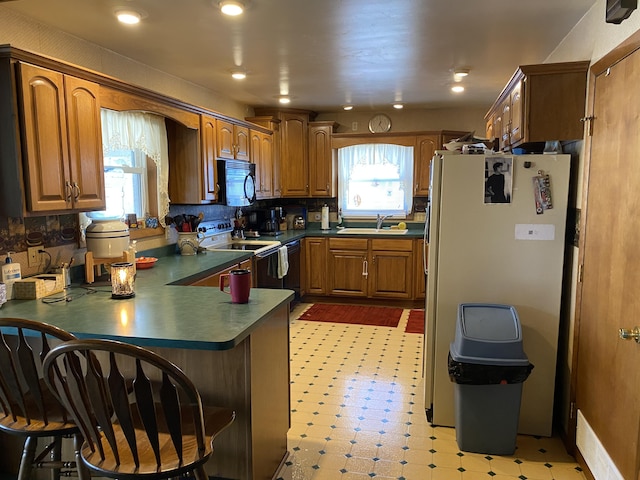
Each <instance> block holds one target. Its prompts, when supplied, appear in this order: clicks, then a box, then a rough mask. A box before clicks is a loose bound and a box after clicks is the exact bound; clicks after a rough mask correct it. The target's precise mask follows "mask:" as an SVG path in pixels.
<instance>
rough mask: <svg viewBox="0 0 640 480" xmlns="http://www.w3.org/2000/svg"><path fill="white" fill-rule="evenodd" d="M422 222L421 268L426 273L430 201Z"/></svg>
mask: <svg viewBox="0 0 640 480" xmlns="http://www.w3.org/2000/svg"><path fill="white" fill-rule="evenodd" d="M426 217H427V218H426V220H425V222H424V232H423V234H422V269H423V270H424V274H425V275H427V273H428V271H427V245H428V244H429V223H431V201H429V203H427V215H426Z"/></svg>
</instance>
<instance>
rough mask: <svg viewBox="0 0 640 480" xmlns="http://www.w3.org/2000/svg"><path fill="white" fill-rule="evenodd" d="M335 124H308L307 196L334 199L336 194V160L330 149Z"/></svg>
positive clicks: (336, 125) (333, 152)
mask: <svg viewBox="0 0 640 480" xmlns="http://www.w3.org/2000/svg"><path fill="white" fill-rule="evenodd" d="M337 127H338V124H337V123H336V122H310V123H309V196H310V197H335V196H337V194H338V191H337V190H338V171H337V170H338V160H337V155H336V151H335V150H333V149H332V148H331V135H332V134H333V132H334V131H335V129H336V128H337Z"/></svg>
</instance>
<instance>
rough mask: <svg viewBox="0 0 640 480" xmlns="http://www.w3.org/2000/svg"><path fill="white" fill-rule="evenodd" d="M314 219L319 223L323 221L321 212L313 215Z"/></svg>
mask: <svg viewBox="0 0 640 480" xmlns="http://www.w3.org/2000/svg"><path fill="white" fill-rule="evenodd" d="M313 219H314V220H315V221H316V222H319V221H320V220H321V219H322V214H321V213H320V212H316V213H314V214H313Z"/></svg>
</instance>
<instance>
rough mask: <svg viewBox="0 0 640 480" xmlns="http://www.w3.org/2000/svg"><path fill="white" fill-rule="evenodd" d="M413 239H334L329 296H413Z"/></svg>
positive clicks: (330, 256) (330, 257) (331, 253)
mask: <svg viewBox="0 0 640 480" xmlns="http://www.w3.org/2000/svg"><path fill="white" fill-rule="evenodd" d="M413 248H414V246H413V241H412V240H389V239H366V238H330V239H329V249H328V258H327V262H326V263H325V265H326V267H325V268H326V269H327V270H328V273H327V277H328V282H327V285H328V292H327V294H328V295H331V296H339V297H360V298H387V299H394V300H398V299H401V300H410V299H412V298H413V295H414V292H413V284H414V254H413Z"/></svg>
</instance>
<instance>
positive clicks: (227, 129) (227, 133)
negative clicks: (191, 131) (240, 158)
mask: <svg viewBox="0 0 640 480" xmlns="http://www.w3.org/2000/svg"><path fill="white" fill-rule="evenodd" d="M216 151H217V155H218V158H226V159H229V160H233V159H234V158H235V156H234V153H235V147H234V136H233V124H232V123H230V122H225V121H224V120H220V119H216Z"/></svg>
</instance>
